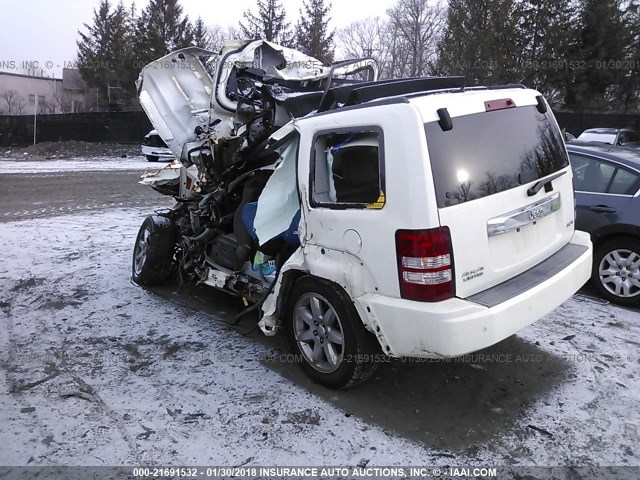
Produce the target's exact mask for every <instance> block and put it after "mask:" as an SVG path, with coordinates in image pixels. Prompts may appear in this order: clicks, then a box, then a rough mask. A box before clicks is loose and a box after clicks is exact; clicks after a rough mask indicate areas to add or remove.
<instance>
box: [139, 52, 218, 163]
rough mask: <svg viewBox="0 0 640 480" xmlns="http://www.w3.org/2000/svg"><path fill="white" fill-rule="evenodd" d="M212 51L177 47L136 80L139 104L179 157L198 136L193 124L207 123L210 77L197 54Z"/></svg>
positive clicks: (208, 53) (146, 69) (147, 68)
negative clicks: (175, 50) (186, 146)
mask: <svg viewBox="0 0 640 480" xmlns="http://www.w3.org/2000/svg"><path fill="white" fill-rule="evenodd" d="M215 55H216V54H215V53H214V52H210V51H208V50H203V49H201V48H197V47H189V48H184V49H182V50H178V51H177V52H174V53H170V54H169V55H166V56H164V57H162V58H161V59H159V60H156V61H154V62H151V63H149V64H148V65H147V66H145V67H144V69H143V70H142V72H141V73H140V77H139V78H138V81H137V82H136V83H137V86H138V92H139V94H138V96H139V100H140V104H141V105H142V108H143V109H144V111H145V112H146V114H147V116H148V117H149V119H150V120H151V123H152V124H153V126H154V127H155V129H156V130H158V133H159V135H160V137H162V139H163V140H164V141H165V142H166V144H167V146H168V147H169V148H170V149H171V151H172V152H173V153H174V155H175V156H176V158H178V159H180V158H182V157H183V149H184V146H185V145H187V144H188V143H190V142H193V141H195V140H196V139H197V135H196V134H195V129H196V127H198V126H203V125H205V126H206V125H208V122H209V104H210V101H211V95H212V93H213V80H212V79H211V77H210V76H209V74H208V73H207V70H206V68H205V67H204V65H203V63H202V62H201V61H200V58H201V57H211V56H215ZM229 116H230V115H227V117H229Z"/></svg>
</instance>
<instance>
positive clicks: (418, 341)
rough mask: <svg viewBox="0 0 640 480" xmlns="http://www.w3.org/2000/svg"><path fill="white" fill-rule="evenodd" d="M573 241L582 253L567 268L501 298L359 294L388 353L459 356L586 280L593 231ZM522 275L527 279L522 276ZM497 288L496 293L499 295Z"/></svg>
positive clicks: (541, 311)
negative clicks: (435, 298) (432, 298)
mask: <svg viewBox="0 0 640 480" xmlns="http://www.w3.org/2000/svg"><path fill="white" fill-rule="evenodd" d="M569 245H570V246H576V247H579V248H574V251H576V252H577V255H578V256H577V258H571V259H566V258H565V265H566V266H565V267H564V268H562V269H558V268H555V270H551V272H552V273H550V274H549V276H548V278H546V279H540V281H538V282H530V284H529V285H527V289H526V290H524V291H520V292H519V293H517V294H515V295H514V296H510V297H508V298H507V299H504V298H503V299H501V300H504V301H501V302H500V303H495V302H494V301H490V302H484V303H485V304H481V303H478V301H473V300H472V299H460V298H452V299H450V300H446V301H443V302H437V303H423V302H414V301H410V300H403V299H400V298H390V297H385V296H382V295H364V296H362V297H359V298H357V299H355V303H356V307H357V309H358V311H359V313H360V315H361V317H362V318H363V320H364V321H365V323H367V324H368V325H369V327H370V328H371V330H372V331H374V332H375V333H376V335H377V336H378V340H379V341H380V344H381V346H382V349H383V351H384V352H386V353H387V354H388V355H391V356H394V357H453V356H459V355H464V354H467V353H471V352H475V351H477V350H481V349H483V348H486V347H489V346H491V345H493V344H495V343H497V342H499V341H501V340H503V339H505V338H507V337H509V336H511V335H513V334H514V333H516V332H518V331H519V330H521V329H523V328H524V327H526V326H528V325H530V324H532V323H533V322H535V321H536V320H538V319H539V318H541V317H543V316H545V315H546V314H548V313H549V312H551V311H552V310H554V309H555V308H557V307H558V306H559V305H561V304H562V303H563V302H565V301H566V300H567V299H568V298H570V297H571V296H572V295H573V294H574V293H575V292H576V291H577V290H578V289H579V288H580V287H582V285H584V284H585V283H586V281H587V280H588V279H589V277H590V275H591V264H592V246H591V241H590V238H589V235H588V234H587V233H584V232H580V231H577V232H576V233H575V235H574V237H573V238H572V240H571V242H570V244H569ZM559 253H560V252H559ZM550 263H553V257H551V259H550ZM525 273H527V272H525ZM514 280H515V279H514ZM519 281H520V283H521V284H522V279H520V280H519ZM530 285H533V286H530ZM503 286H504V289H506V290H507V291H509V289H510V288H511V291H513V284H512V283H511V281H508V282H505V283H504V284H502V285H501V286H499V287H503ZM529 286H530V288H529ZM504 289H503V293H504ZM493 293H494V295H493V296H492V297H491V298H494V299H495V298H496V296H495V293H496V292H493ZM472 298H473V297H472ZM498 298H499V297H498ZM476 300H478V299H476ZM484 300H486V298H484ZM488 305H489V306H488Z"/></svg>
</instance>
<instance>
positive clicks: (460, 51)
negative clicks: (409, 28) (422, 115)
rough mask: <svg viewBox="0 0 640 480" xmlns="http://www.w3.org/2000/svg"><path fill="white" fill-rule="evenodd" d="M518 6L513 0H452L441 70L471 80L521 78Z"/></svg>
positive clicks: (440, 46) (441, 47)
mask: <svg viewBox="0 0 640 480" xmlns="http://www.w3.org/2000/svg"><path fill="white" fill-rule="evenodd" d="M516 7H517V5H516V4H515V2H514V1H513V0H450V2H449V9H448V12H447V20H446V26H445V29H444V34H443V35H442V39H441V40H440V42H439V44H438V50H439V52H438V63H437V71H438V73H440V74H447V75H464V76H466V77H467V83H468V84H473V83H475V82H477V83H480V84H482V83H486V84H497V83H511V82H514V81H521V76H522V75H521V71H520V67H519V65H518V64H517V62H518V58H519V42H518V31H517V18H518V17H517V14H516V13H517V9H516Z"/></svg>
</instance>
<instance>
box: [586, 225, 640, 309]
mask: <svg viewBox="0 0 640 480" xmlns="http://www.w3.org/2000/svg"><path fill="white" fill-rule="evenodd" d="M591 281H592V283H593V285H594V286H595V288H596V289H597V290H598V292H600V294H601V295H602V296H603V297H604V298H606V299H607V300H609V301H611V302H614V303H618V304H620V305H625V306H637V305H640V240H637V239H635V238H628V237H622V238H616V239H613V240H609V241H607V242H605V243H603V244H602V245H600V246H599V247H598V248H597V249H596V251H595V254H594V258H593V271H592V274H591Z"/></svg>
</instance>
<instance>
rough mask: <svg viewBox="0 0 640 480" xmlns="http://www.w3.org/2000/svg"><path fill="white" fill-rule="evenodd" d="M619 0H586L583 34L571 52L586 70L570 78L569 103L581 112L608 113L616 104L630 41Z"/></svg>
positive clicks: (582, 8) (582, 19)
mask: <svg viewBox="0 0 640 480" xmlns="http://www.w3.org/2000/svg"><path fill="white" fill-rule="evenodd" d="M626 27H627V25H626V24H625V22H624V20H623V14H622V11H621V9H620V1H619V0H585V1H584V2H583V3H582V4H581V10H580V20H579V34H578V39H577V42H576V44H575V46H574V49H573V51H572V52H571V53H572V55H573V57H574V58H576V59H579V61H580V62H581V63H582V65H583V66H584V68H581V69H578V70H576V71H575V72H574V75H573V76H572V78H569V79H568V85H567V94H566V103H567V105H568V106H569V107H571V108H574V109H578V110H591V111H598V110H606V109H609V108H611V106H612V104H613V103H615V97H616V94H619V90H620V86H621V84H622V83H623V77H624V73H623V72H622V71H621V69H619V68H618V67H617V66H616V64H617V63H618V62H622V61H623V60H624V59H625V54H626V45H625V44H626V42H627V41H628V40H629V32H628V31H627V28H626Z"/></svg>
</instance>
